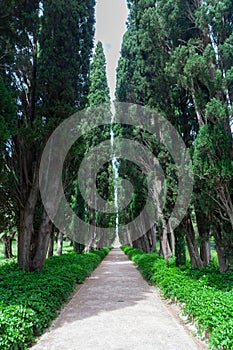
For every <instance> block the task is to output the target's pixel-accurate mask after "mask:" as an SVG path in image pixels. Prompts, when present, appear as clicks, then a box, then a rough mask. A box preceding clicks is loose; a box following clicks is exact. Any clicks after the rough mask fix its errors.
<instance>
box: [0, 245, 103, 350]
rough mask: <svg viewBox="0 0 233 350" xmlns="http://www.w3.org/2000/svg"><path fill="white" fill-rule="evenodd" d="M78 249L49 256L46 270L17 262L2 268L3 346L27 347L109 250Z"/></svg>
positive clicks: (6, 349)
mask: <svg viewBox="0 0 233 350" xmlns="http://www.w3.org/2000/svg"><path fill="white" fill-rule="evenodd" d="M108 251H109V249H108V248H103V249H101V250H99V251H96V250H93V251H91V252H90V253H83V254H79V255H78V254H75V253H74V252H71V253H68V254H64V255H61V256H59V257H58V256H53V257H51V258H49V259H47V261H46V264H45V267H44V269H43V271H42V272H32V273H28V272H25V271H23V270H22V269H21V268H19V267H18V266H17V265H16V263H15V262H9V263H5V264H4V265H2V266H1V267H0V295H1V302H0V348H1V349H2V350H9V349H12V350H13V349H14V350H17V349H26V348H27V344H28V343H29V342H30V343H31V342H33V340H34V336H35V335H39V334H41V333H42V331H43V329H44V328H45V327H48V325H49V324H50V321H51V320H52V319H53V318H55V317H56V315H57V310H59V309H60V308H61V306H62V304H63V303H64V302H65V300H66V299H67V298H68V296H69V295H70V293H71V292H72V291H73V290H74V287H75V284H76V283H83V282H84V280H85V278H86V277H87V276H89V275H90V273H91V272H92V270H93V269H95V268H96V267H97V265H98V264H99V263H100V261H101V260H102V259H103V258H104V256H105V255H106V254H107V253H108Z"/></svg>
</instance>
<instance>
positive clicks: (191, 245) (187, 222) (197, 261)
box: [182, 211, 203, 267]
mask: <svg viewBox="0 0 233 350" xmlns="http://www.w3.org/2000/svg"><path fill="white" fill-rule="evenodd" d="M182 223H183V225H184V228H185V231H186V242H187V247H188V251H189V255H190V259H191V264H192V266H194V267H203V261H202V260H201V258H200V256H199V253H198V249H197V245H196V241H195V231H194V228H193V223H192V219H191V215H190V212H189V211H188V213H187V214H186V216H185V218H184V219H183V222H182Z"/></svg>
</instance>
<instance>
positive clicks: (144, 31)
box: [116, 0, 233, 271]
mask: <svg viewBox="0 0 233 350" xmlns="http://www.w3.org/2000/svg"><path fill="white" fill-rule="evenodd" d="M128 7H129V10H130V15H129V19H128V29H127V32H126V33H125V35H124V38H123V43H122V49H121V58H120V60H119V64H118V69H117V89H116V98H117V100H118V101H120V102H130V103H138V104H141V105H146V106H149V107H151V108H152V109H155V110H157V111H158V112H159V113H161V114H162V115H164V116H165V117H166V118H167V119H168V120H169V121H170V122H171V123H172V124H173V125H174V126H175V127H176V129H177V130H178V131H179V133H180V135H181V136H182V138H183V141H184V143H185V145H186V147H188V148H189V149H190V154H191V156H192V162H193V165H192V166H193V171H194V178H195V179H194V180H195V181H194V192H193V196H192V202H191V205H190V207H189V210H188V212H187V214H186V216H185V217H184V219H183V221H182V222H181V224H180V225H179V226H178V227H177V228H176V229H175V231H174V232H172V230H171V229H170V227H169V226H168V225H167V223H168V219H169V213H171V211H172V208H173V206H174V203H175V199H176V194H175V188H176V187H177V181H175V183H174V180H173V181H172V180H171V179H170V176H169V174H170V175H171V174H172V172H173V173H174V177H173V178H174V179H175V178H176V177H175V170H174V167H173V165H172V162H171V161H169V155H168V154H167V153H166V152H164V150H163V149H160V150H159V151H158V149H157V150H156V147H157V146H156V145H155V144H154V142H153V141H151V140H150V138H149V136H147V139H146V144H147V145H148V144H149V145H150V146H149V147H150V148H151V150H152V151H154V152H157V154H158V157H159V159H160V162H161V165H162V166H163V168H164V169H165V170H164V171H165V174H166V175H167V186H168V201H167V203H166V206H165V209H164V210H161V208H159V207H157V225H156V226H157V231H158V232H159V236H160V252H161V253H162V254H163V255H164V257H165V258H166V259H167V258H168V257H169V256H171V255H172V254H175V255H176V261H177V264H183V263H184V262H185V249H184V244H185V240H186V243H187V247H188V250H189V254H190V258H191V262H192V265H193V266H198V267H202V266H204V265H206V264H208V263H209V262H210V258H211V257H210V241H211V239H212V237H213V238H214V242H215V247H216V251H217V254H218V260H219V265H220V270H221V271H226V270H227V269H229V268H232V263H233V262H232V256H233V193H232V188H233V186H232V185H233V176H232V175H233V148H232V122H233V117H232V99H233V86H232V81H233V70H232V67H233V45H232V38H233V33H232V29H233V18H232V11H233V3H232V2H231V1H227V0H225V1H220V2H219V1H217V0H205V1H203V0H187V1H183V0H182V1H181V0H172V1H171V0H157V1H152V0H147V1H145V0H133V1H131V0H129V1H128ZM134 137H135V133H134ZM137 138H138V139H140V141H141V142H145V136H144V138H143V137H142V136H141V135H140V134H138V135H137ZM121 168H122V169H123V164H122V165H121ZM159 185H160V184H159V183H157V184H155V187H156V186H159ZM136 186H137V184H136ZM138 188H141V182H139V183H138ZM140 191H141V190H140ZM145 191H146V189H145V190H144V193H145ZM140 198H142V196H141V197H140ZM155 200H156V199H155ZM137 203H138V202H137ZM137 203H136V202H135V205H134V212H135V215H136V214H137V210H138V209H137V205H136V204H137ZM156 203H157V202H156ZM151 242H152V241H151V234H149V235H148V233H147V234H146V235H144V236H143V237H142V238H140V239H138V240H137V241H134V242H133V245H134V246H135V247H140V248H143V249H144V250H146V251H150V250H152V249H154V244H153V242H152V243H151ZM198 246H200V249H198V248H199V247H198Z"/></svg>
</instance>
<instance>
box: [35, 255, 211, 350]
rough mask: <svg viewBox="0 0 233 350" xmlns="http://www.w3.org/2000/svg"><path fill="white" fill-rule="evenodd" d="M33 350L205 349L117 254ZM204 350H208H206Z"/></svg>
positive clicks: (78, 295)
mask: <svg viewBox="0 0 233 350" xmlns="http://www.w3.org/2000/svg"><path fill="white" fill-rule="evenodd" d="M31 349H32V350H55V349H56V350H66V349H67V350H68V349H69V350H78V349H80V350H89V349H93V350H105V349H106V350H111V349H116V350H128V349H129V350H131V349H133V350H150V349H151V350H152V349H153V350H157V349H158V350H160V349H161V350H162V349H163V350H176V349H177V350H178V349H179V350H182V349H183V350H186V349H189V350H195V349H196V350H197V349H202V347H200V346H199V345H198V344H197V343H195V341H194V339H193V338H192V337H191V336H190V335H189V334H188V333H187V332H186V331H185V329H184V328H183V326H182V325H181V324H180V323H179V322H177V320H176V319H175V318H174V317H173V316H172V314H171V313H170V312H169V311H168V309H167V308H166V306H165V305H164V304H163V302H162V300H161V299H160V298H159V297H158V295H156V293H154V291H153V288H152V287H150V286H149V285H148V284H147V282H146V281H144V280H143V278H142V276H141V275H140V273H139V272H138V270H137V269H136V267H135V266H134V264H133V263H132V262H131V261H130V260H129V259H128V257H127V256H126V255H125V254H124V253H123V252H122V251H121V250H120V249H113V250H112V251H110V253H109V254H108V255H107V257H106V258H105V259H104V260H103V261H102V263H101V264H100V265H99V266H98V267H97V269H96V270H95V271H94V272H93V273H92V275H91V277H89V278H88V279H87V280H86V281H85V283H84V284H83V285H82V286H81V288H80V289H79V290H78V292H77V293H76V294H75V295H74V297H73V298H72V300H71V301H70V302H69V303H68V304H67V306H66V307H65V308H64V309H63V311H62V313H61V315H60V316H59V317H58V319H57V320H56V321H55V322H54V323H53V325H52V326H51V328H50V331H49V332H47V333H45V334H44V335H43V336H42V337H41V339H40V340H39V341H38V344H37V345H35V346H33V347H32V348H31ZM203 349H204V347H203Z"/></svg>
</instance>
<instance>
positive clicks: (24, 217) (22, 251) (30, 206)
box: [18, 178, 39, 271]
mask: <svg viewBox="0 0 233 350" xmlns="http://www.w3.org/2000/svg"><path fill="white" fill-rule="evenodd" d="M38 193H39V182H38V179H37V178H34V183H33V184H32V187H31V190H30V193H29V196H28V200H27V202H26V205H25V206H24V208H22V207H21V208H20V229H19V233H18V265H19V266H20V267H21V268H22V269H24V270H25V271H32V269H31V257H30V254H31V250H32V249H35V247H34V246H33V244H34V242H33V241H32V237H33V235H34V213H35V208H36V204H37V198H38Z"/></svg>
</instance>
